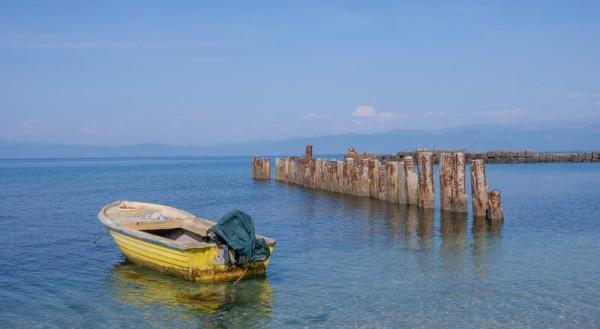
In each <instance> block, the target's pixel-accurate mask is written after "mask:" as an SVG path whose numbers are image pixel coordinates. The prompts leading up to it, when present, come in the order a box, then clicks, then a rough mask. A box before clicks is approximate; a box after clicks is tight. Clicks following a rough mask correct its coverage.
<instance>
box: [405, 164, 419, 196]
mask: <svg viewBox="0 0 600 329" xmlns="http://www.w3.org/2000/svg"><path fill="white" fill-rule="evenodd" d="M404 171H405V172H406V201H407V204H413V205H416V204H417V203H418V202H419V193H418V191H419V189H418V177H417V173H416V172H415V168H414V162H413V158H412V156H407V157H405V158H404Z"/></svg>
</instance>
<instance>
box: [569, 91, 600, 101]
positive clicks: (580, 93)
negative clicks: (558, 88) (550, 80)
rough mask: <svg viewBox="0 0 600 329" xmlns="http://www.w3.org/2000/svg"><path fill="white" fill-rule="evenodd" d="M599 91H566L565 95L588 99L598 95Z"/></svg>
mask: <svg viewBox="0 0 600 329" xmlns="http://www.w3.org/2000/svg"><path fill="white" fill-rule="evenodd" d="M599 96H600V93H597V92H590V91H570V92H568V93H567V97H569V98H573V99H590V98H596V97H599Z"/></svg>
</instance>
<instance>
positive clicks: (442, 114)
mask: <svg viewBox="0 0 600 329" xmlns="http://www.w3.org/2000/svg"><path fill="white" fill-rule="evenodd" d="M425 116H426V117H445V116H446V112H441V111H440V112H435V111H429V112H425Z"/></svg>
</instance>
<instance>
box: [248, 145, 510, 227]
mask: <svg viewBox="0 0 600 329" xmlns="http://www.w3.org/2000/svg"><path fill="white" fill-rule="evenodd" d="M415 156H416V163H415V159H414V158H413V156H410V155H407V156H405V157H403V159H402V160H401V161H396V160H381V159H378V158H376V157H374V156H370V155H366V154H362V155H358V154H357V153H356V152H355V151H354V149H349V150H348V153H347V154H346V156H345V157H344V159H343V160H331V159H320V158H313V156H312V146H311V145H308V146H307V147H306V152H305V155H304V156H303V157H298V156H291V157H288V158H286V159H283V158H277V159H276V160H275V170H276V171H275V179H276V180H277V181H280V182H285V183H290V184H296V185H299V186H302V187H306V188H311V189H319V190H325V191H330V192H336V193H343V194H350V195H355V196H361V197H370V198H373V199H379V200H385V201H387V202H392V203H399V204H407V205H415V206H418V207H419V208H424V209H430V208H435V190H434V186H435V184H434V171H433V163H434V161H433V154H432V152H428V151H425V150H419V151H418V152H416V154H415ZM439 156H440V159H439V167H440V169H439V174H440V175H439V180H440V201H441V209H442V210H443V211H448V212H455V213H466V212H467V194H466V191H465V176H466V175H465V163H466V161H465V155H464V153H461V152H456V153H442V154H440V155H439ZM415 165H416V166H415ZM252 169H253V170H252V171H253V177H254V178H256V179H270V160H269V159H267V158H256V157H255V158H254V159H253V167H252ZM471 190H472V191H471V195H472V198H473V203H472V204H473V214H474V216H476V217H487V218H489V219H502V218H503V217H504V215H503V210H502V201H501V194H500V192H499V191H496V190H494V191H488V187H487V182H486V177H485V165H484V162H483V160H473V161H472V164H471Z"/></svg>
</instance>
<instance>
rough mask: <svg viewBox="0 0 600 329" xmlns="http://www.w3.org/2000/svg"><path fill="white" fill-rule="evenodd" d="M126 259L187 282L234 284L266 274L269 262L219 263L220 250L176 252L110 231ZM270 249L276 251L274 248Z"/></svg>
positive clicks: (201, 249)
mask: <svg viewBox="0 0 600 329" xmlns="http://www.w3.org/2000/svg"><path fill="white" fill-rule="evenodd" d="M108 231H109V233H110V235H111V237H112V238H113V240H114V242H115V243H116V244H117V246H118V247H119V249H120V250H121V252H122V253H123V254H124V255H125V257H126V258H127V259H128V260H130V261H132V262H134V263H136V264H138V265H141V266H145V267H148V268H151V269H154V270H157V271H160V272H163V273H168V274H171V275H175V276H178V277H180V278H184V279H187V280H193V281H201V282H217V281H234V280H238V279H239V278H241V277H249V276H260V275H264V274H265V271H266V268H267V266H268V264H269V259H270V258H267V259H266V260H263V261H259V262H253V263H250V264H248V266H246V267H245V268H241V267H236V266H233V267H228V266H227V265H225V264H218V263H217V261H216V260H217V255H218V252H219V250H218V247H217V246H216V245H215V246H212V247H207V248H200V249H183V250H180V249H176V248H171V247H169V246H166V245H163V244H160V243H156V242H154V241H151V240H145V239H141V238H139V237H136V236H132V235H128V234H126V233H124V232H122V231H119V230H115V229H111V228H108ZM269 249H270V251H271V253H272V252H273V246H272V245H270V246H269Z"/></svg>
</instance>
